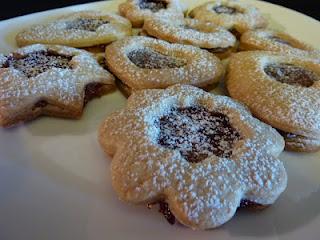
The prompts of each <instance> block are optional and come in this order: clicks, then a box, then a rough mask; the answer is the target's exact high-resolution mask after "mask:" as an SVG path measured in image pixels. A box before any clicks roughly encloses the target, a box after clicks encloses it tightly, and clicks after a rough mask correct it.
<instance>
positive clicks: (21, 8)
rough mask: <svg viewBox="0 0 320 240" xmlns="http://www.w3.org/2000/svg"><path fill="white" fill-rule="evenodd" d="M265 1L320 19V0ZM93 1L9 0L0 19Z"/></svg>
mask: <svg viewBox="0 0 320 240" xmlns="http://www.w3.org/2000/svg"><path fill="white" fill-rule="evenodd" d="M266 1H267V2H271V3H275V4H278V5H282V6H285V7H288V8H291V9H294V10H296V11H299V12H301V13H304V14H306V15H309V16H311V17H313V18H315V19H318V20H320V12H319V11H318V9H319V7H320V2H319V1H317V0H316V1H315V0H304V1H301V0H266ZM89 2H94V1H88V0H68V1H63V0H60V1H59V0H55V1H35V0H24V1H21V0H10V1H9V2H8V3H7V4H6V5H5V9H3V10H2V11H1V14H0V20H4V19H8V18H13V17H17V16H21V15H25V14H28V13H33V12H39V11H43V10H49V9H53V8H58V7H64V6H70V5H74V4H81V3H89Z"/></svg>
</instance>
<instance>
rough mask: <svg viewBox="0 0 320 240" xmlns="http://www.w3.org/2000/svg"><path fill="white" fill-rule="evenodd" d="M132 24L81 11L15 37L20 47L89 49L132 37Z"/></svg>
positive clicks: (119, 18)
mask: <svg viewBox="0 0 320 240" xmlns="http://www.w3.org/2000/svg"><path fill="white" fill-rule="evenodd" d="M131 30H132V29H131V23H130V22H129V21H128V20H127V19H125V18H123V17H121V16H119V15H116V14H113V13H102V12H97V11H82V12H74V13H70V14H68V15H64V16H62V17H60V18H59V19H57V20H55V21H53V22H50V23H47V24H39V25H35V26H31V27H30V28H28V29H25V30H23V31H21V32H20V33H18V35H17V36H16V41H17V43H18V45H19V46H25V45H30V44H35V43H42V44H60V45H67V46H70V47H91V46H96V45H101V44H107V43H110V42H113V41H116V40H118V39H121V38H123V37H125V36H130V35H131Z"/></svg>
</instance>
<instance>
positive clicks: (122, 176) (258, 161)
mask: <svg viewBox="0 0 320 240" xmlns="http://www.w3.org/2000/svg"><path fill="white" fill-rule="evenodd" d="M99 141H100V144H101V146H102V149H103V150H104V151H105V152H106V153H107V154H108V155H109V156H111V157H112V162H111V174H112V185H113V188H114V190H115V191H116V193H117V194H118V196H119V198H120V199H121V200H123V201H125V202H129V203H133V204H148V206H150V204H149V203H151V204H154V203H156V202H159V203H160V211H161V212H162V213H163V214H164V215H165V216H166V218H167V219H168V221H170V223H173V222H174V217H175V218H177V220H178V221H179V222H180V223H182V224H184V225H186V226H188V227H191V228H193V229H210V228H215V227H218V226H220V225H222V224H224V223H226V222H227V221H229V220H230V219H231V218H232V217H233V215H234V214H235V212H236V210H237V209H238V208H239V207H245V208H249V209H251V208H263V207H266V206H269V205H271V204H273V203H274V202H275V201H276V199H277V198H278V197H279V195H280V194H281V193H282V192H283V191H284V190H285V188H286V184H287V174H286V171H285V168H284V166H283V163H282V162H281V161H280V160H279V159H278V156H279V154H280V153H281V152H282V151H283V148H284V141H283V138H282V137H281V136H280V135H279V133H278V132H277V131H276V130H275V129H273V128H272V127H270V126H268V125H266V124H264V123H262V122H260V121H259V120H257V119H255V118H254V117H252V115H251V114H250V112H249V111H248V109H247V108H245V107H244V106H243V105H241V104H239V103H238V102H236V101H234V100H232V99H231V98H228V97H225V96H216V95H213V94H210V93H207V92H204V91H202V90H200V89H198V88H195V87H192V86H187V85H184V86H181V85H175V86H173V87H169V88H167V89H165V90H156V89H153V90H143V91H138V92H135V93H133V94H132V95H131V97H130V98H129V100H128V103H127V107H126V108H125V109H122V110H120V111H117V112H115V113H113V114H112V115H110V116H109V117H107V119H106V120H105V121H104V122H103V124H102V126H101V127H100V130H99Z"/></svg>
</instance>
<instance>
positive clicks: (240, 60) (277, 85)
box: [226, 51, 320, 152]
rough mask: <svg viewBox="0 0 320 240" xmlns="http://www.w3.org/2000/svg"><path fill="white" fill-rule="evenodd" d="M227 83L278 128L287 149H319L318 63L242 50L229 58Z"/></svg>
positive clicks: (256, 114)
mask: <svg viewBox="0 0 320 240" xmlns="http://www.w3.org/2000/svg"><path fill="white" fill-rule="evenodd" d="M226 86H227V89H228V91H229V94H230V96H231V97H232V98H235V99H237V100H239V101H241V102H243V103H244V104H246V105H247V106H248V107H249V108H250V110H251V111H252V113H253V114H254V115H255V116H256V117H257V118H259V119H261V120H262V121H264V122H266V123H268V124H270V125H271V126H273V127H274V128H277V129H278V130H279V131H280V132H281V133H282V135H283V136H284V138H285V141H286V149H287V150H291V151H300V152H310V151H317V150H319V149H320V124H319V123H320V111H319V110H320V63H319V61H318V60H317V59H313V58H302V57H299V56H295V55H284V54H283V53H272V52H259V51H257V52H242V53H238V54H235V55H234V56H232V57H231V59H230V64H229V67H228V76H227V81H226Z"/></svg>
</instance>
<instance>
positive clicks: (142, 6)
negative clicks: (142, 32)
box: [119, 0, 185, 27]
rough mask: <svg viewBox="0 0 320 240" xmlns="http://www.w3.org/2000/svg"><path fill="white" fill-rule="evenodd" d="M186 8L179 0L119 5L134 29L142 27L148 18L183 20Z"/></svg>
mask: <svg viewBox="0 0 320 240" xmlns="http://www.w3.org/2000/svg"><path fill="white" fill-rule="evenodd" d="M184 10H185V9H184V6H183V5H182V4H181V3H180V1H179V0H127V1H126V2H124V3H122V4H120V5H119V12H120V14H121V15H122V16H124V17H126V18H128V19H129V20H130V22H131V23H132V25H133V26H134V27H142V25H143V23H144V20H145V19H146V18H148V17H154V16H157V17H161V18H166V19H171V21H175V20H176V19H179V18H183V16H184V13H183V12H184Z"/></svg>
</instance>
